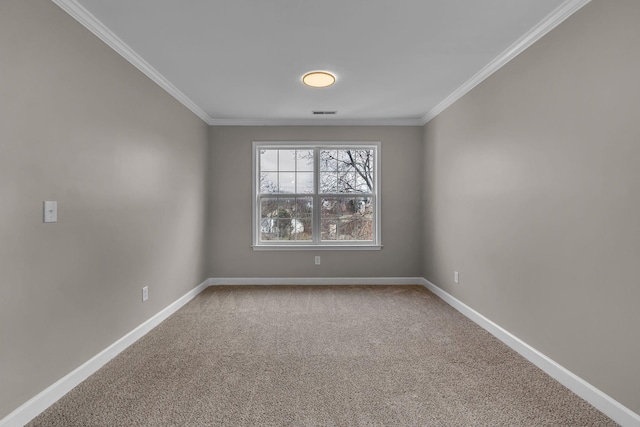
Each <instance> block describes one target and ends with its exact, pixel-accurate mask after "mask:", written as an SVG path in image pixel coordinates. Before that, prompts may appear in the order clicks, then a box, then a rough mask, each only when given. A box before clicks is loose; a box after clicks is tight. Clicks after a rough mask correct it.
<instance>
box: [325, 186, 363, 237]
mask: <svg viewBox="0 0 640 427" xmlns="http://www.w3.org/2000/svg"><path fill="white" fill-rule="evenodd" d="M320 211H321V213H320V215H321V229H322V236H321V237H322V240H367V241H371V240H373V200H372V199H371V198H368V197H331V198H323V199H322V205H321V210H320Z"/></svg>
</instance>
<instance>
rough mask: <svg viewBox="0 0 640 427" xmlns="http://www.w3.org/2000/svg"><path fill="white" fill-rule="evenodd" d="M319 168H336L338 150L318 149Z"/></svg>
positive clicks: (323, 169) (330, 169) (324, 169)
mask: <svg viewBox="0 0 640 427" xmlns="http://www.w3.org/2000/svg"><path fill="white" fill-rule="evenodd" d="M320 170H321V171H336V170H338V150H320Z"/></svg>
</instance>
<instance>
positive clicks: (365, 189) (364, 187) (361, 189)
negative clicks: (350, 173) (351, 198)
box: [355, 174, 373, 193]
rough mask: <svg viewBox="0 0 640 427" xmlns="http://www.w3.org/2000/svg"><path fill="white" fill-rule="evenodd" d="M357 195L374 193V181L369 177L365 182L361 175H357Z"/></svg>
mask: <svg viewBox="0 0 640 427" xmlns="http://www.w3.org/2000/svg"><path fill="white" fill-rule="evenodd" d="M355 191H356V193H373V181H372V180H371V179H369V178H368V177H367V179H366V180H365V179H364V178H363V177H362V176H361V175H359V174H358V175H356V188H355Z"/></svg>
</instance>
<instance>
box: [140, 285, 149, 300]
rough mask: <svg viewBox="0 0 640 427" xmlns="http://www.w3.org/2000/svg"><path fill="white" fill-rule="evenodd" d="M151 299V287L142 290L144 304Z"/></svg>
mask: <svg viewBox="0 0 640 427" xmlns="http://www.w3.org/2000/svg"><path fill="white" fill-rule="evenodd" d="M148 299H149V287H148V286H145V287H144V288H142V302H145V301H146V300H148Z"/></svg>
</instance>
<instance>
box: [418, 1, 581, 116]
mask: <svg viewBox="0 0 640 427" xmlns="http://www.w3.org/2000/svg"><path fill="white" fill-rule="evenodd" d="M589 2H591V0H567V1H565V2H564V3H562V4H561V5H560V6H558V8H556V9H555V10H554V11H553V12H551V13H550V14H549V15H547V17H546V18H544V19H543V20H542V21H540V22H539V23H538V25H536V26H535V27H533V28H532V29H531V30H529V31H528V32H527V33H526V34H525V35H524V36H522V37H520V39H518V41H516V42H515V43H514V44H512V45H511V46H509V47H508V48H507V49H506V50H505V51H504V52H502V53H501V54H500V55H498V57H496V58H495V59H494V60H493V61H491V62H490V63H488V64H487V65H485V66H484V67H483V68H482V69H481V70H480V71H478V72H477V73H476V74H475V75H474V76H473V77H471V78H470V79H469V80H467V81H466V82H465V83H464V84H463V85H462V86H460V87H459V88H458V89H456V90H455V91H453V92H452V93H451V94H450V95H449V96H447V97H446V98H445V99H443V100H442V101H441V102H440V103H439V104H438V105H436V106H435V107H434V108H433V109H431V111H429V112H428V113H427V114H425V115H424V116H423V117H422V124H423V125H425V124H427V123H428V122H429V121H431V120H432V119H433V118H435V117H436V116H437V115H438V114H440V113H442V112H443V111H444V110H446V109H447V108H448V107H449V106H451V105H452V104H453V103H454V102H456V101H457V100H458V99H460V98H462V97H463V96H464V95H466V94H467V93H468V92H470V91H471V89H473V88H474V87H476V86H477V85H479V84H480V83H481V82H483V81H484V80H485V79H487V78H488V77H489V76H491V75H492V74H493V73H495V72H496V71H498V70H499V69H500V68H502V67H503V66H504V65H506V64H507V63H508V62H509V61H511V60H512V59H513V58H515V57H516V56H518V55H519V54H520V53H521V52H522V51H524V50H525V49H527V48H528V47H529V46H531V45H532V44H534V43H535V42H537V41H538V40H540V39H541V38H542V37H543V36H544V35H545V34H547V33H548V32H549V31H551V30H553V29H554V28H555V27H557V26H558V25H560V24H561V23H562V22H563V21H564V20H566V19H567V18H569V17H570V16H571V15H573V14H574V13H576V12H577V11H578V10H580V9H581V8H582V7H584V6H585V5H587V4H588V3H589Z"/></svg>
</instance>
